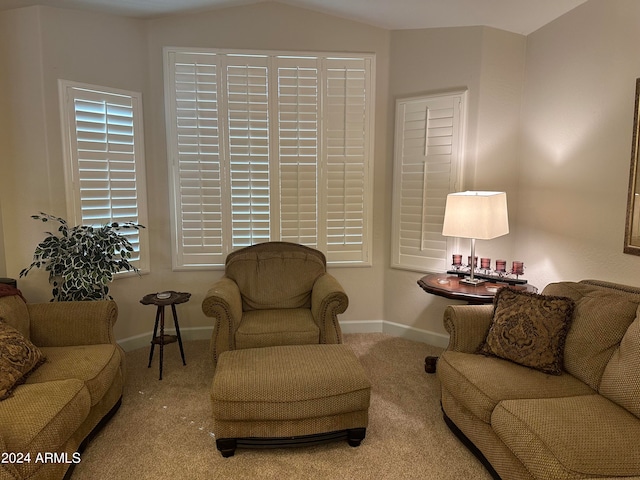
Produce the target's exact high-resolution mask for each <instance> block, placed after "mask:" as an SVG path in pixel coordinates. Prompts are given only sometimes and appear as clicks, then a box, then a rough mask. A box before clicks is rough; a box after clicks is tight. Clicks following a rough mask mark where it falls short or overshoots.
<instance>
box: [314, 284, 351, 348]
mask: <svg viewBox="0 0 640 480" xmlns="http://www.w3.org/2000/svg"><path fill="white" fill-rule="evenodd" d="M348 306H349V297H347V294H346V293H345V291H344V288H342V285H340V282H338V280H336V279H335V277H333V276H332V275H331V274H329V273H325V274H324V275H322V276H320V277H319V278H318V279H317V280H316V282H315V283H314V285H313V290H312V291H311V314H312V315H313V318H314V320H315V321H316V323H317V324H318V327H319V328H320V343H342V330H341V329H340V324H339V323H338V314H340V313H344V312H345V310H346V309H347V307H348Z"/></svg>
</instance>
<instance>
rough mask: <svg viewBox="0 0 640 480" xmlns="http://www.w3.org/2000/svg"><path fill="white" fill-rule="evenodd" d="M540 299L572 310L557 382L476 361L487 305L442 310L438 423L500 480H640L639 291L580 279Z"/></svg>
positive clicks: (512, 366)
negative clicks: (555, 299) (569, 303)
mask: <svg viewBox="0 0 640 480" xmlns="http://www.w3.org/2000/svg"><path fill="white" fill-rule="evenodd" d="M542 293H543V294H545V295H549V296H563V297H569V298H571V299H573V300H574V302H575V306H574V310H573V315H572V317H571V322H570V324H569V325H570V326H569V330H568V333H567V335H566V341H565V342H564V368H563V371H562V373H561V374H560V375H550V374H547V373H543V372H541V371H539V370H535V369H533V368H529V367H525V366H521V365H518V364H516V363H513V362H511V361H508V360H504V359H502V358H497V357H494V356H485V355H479V354H476V352H477V351H478V348H479V347H480V345H481V344H482V343H483V341H484V339H485V337H486V336H487V333H488V331H489V328H490V325H491V324H492V318H493V313H494V310H493V306H491V305H458V306H450V307H448V308H447V310H446V312H445V315H444V323H445V327H446V329H447V330H448V332H449V333H450V334H451V337H450V343H449V347H448V349H447V350H446V351H445V352H444V354H443V355H442V356H441V358H440V359H439V361H438V365H437V375H438V378H439V380H440V382H441V387H442V409H443V412H444V415H445V420H446V421H447V422H448V424H449V426H450V427H451V428H452V430H453V431H454V432H456V433H457V434H458V435H459V436H460V437H461V439H463V441H465V442H466V443H467V445H468V446H469V447H470V448H471V449H472V450H474V451H475V453H476V454H478V456H479V457H480V458H481V460H484V461H485V465H486V466H487V467H488V468H489V470H490V471H491V472H492V474H493V475H494V476H495V477H497V476H499V477H500V478H502V479H503V480H511V479H541V480H542V479H544V480H549V479H553V480H559V479H587V478H600V479H602V478H627V479H630V478H634V479H640V441H639V439H640V418H639V417H640V319H639V318H638V314H637V312H638V305H639V304H640V288H633V287H627V286H624V285H618V284H613V283H606V282H600V281H594V280H584V281H581V282H559V283H553V284H550V285H548V286H547V287H546V288H545V289H544V291H543V292H542Z"/></svg>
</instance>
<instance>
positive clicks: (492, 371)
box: [437, 350, 596, 423]
mask: <svg viewBox="0 0 640 480" xmlns="http://www.w3.org/2000/svg"><path fill="white" fill-rule="evenodd" d="M437 368H438V379H439V380H440V382H441V384H442V386H443V388H446V390H448V391H449V392H450V393H451V395H453V396H454V397H455V399H456V400H457V401H458V402H459V403H460V404H462V405H463V406H464V407H466V408H467V409H468V410H470V411H471V412H472V413H473V414H474V415H475V416H476V417H478V418H479V419H480V420H482V421H484V422H486V423H489V422H490V421H491V413H492V412H493V409H494V408H495V406H496V405H497V404H498V403H499V402H500V401H502V400H509V399H518V398H542V397H566V396H572V395H593V394H594V393H596V392H595V391H594V390H593V389H591V388H590V387H589V386H587V385H586V384H585V383H583V382H581V381H580V380H578V379H577V378H575V377H573V376H571V375H567V374H564V375H561V376H557V375H548V374H545V373H542V372H540V371H538V370H534V369H531V368H526V367H522V366H520V365H517V364H515V363H513V362H510V361H507V360H502V359H500V358H496V357H485V356H482V355H475V354H472V353H463V352H455V351H450V350H449V351H445V352H444V353H443V354H442V356H441V357H440V359H439V360H438V367H437Z"/></svg>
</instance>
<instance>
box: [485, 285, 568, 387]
mask: <svg viewBox="0 0 640 480" xmlns="http://www.w3.org/2000/svg"><path fill="white" fill-rule="evenodd" d="M573 307H574V304H573V300H571V299H569V298H566V297H558V296H548V295H538V294H534V293H529V292H521V291H517V290H513V289H510V288H503V289H501V290H500V291H499V292H498V293H497V295H496V297H495V300H494V312H493V320H492V322H491V325H490V326H489V332H488V333H487V337H486V338H485V340H484V342H483V343H482V345H480V348H479V353H482V354H484V355H494V356H496V357H500V358H504V359H506V360H511V361H512V362H515V363H518V364H520V365H524V366H526V367H531V368H535V369H537V370H540V371H542V372H545V373H550V374H553V375H560V374H561V373H562V358H563V353H564V341H565V338H566V336H567V331H568V330H569V324H570V321H571V314H572V312H573Z"/></svg>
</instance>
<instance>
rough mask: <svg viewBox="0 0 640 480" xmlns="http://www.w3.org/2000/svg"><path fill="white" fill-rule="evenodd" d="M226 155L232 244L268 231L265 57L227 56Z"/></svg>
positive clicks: (245, 243)
mask: <svg viewBox="0 0 640 480" xmlns="http://www.w3.org/2000/svg"><path fill="white" fill-rule="evenodd" d="M227 62H228V64H227V66H226V82H227V86H226V89H227V119H226V120H227V122H228V132H229V134H228V142H229V147H228V159H229V174H230V189H231V222H232V232H231V238H232V242H233V243H232V246H233V248H240V247H246V246H249V245H253V244H256V243H261V242H266V241H268V240H269V238H270V236H271V211H270V208H269V207H270V184H271V178H270V172H269V121H270V118H269V82H268V69H267V62H268V58H267V57H265V56H256V57H253V56H238V57H235V56H228V57H227Z"/></svg>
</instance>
